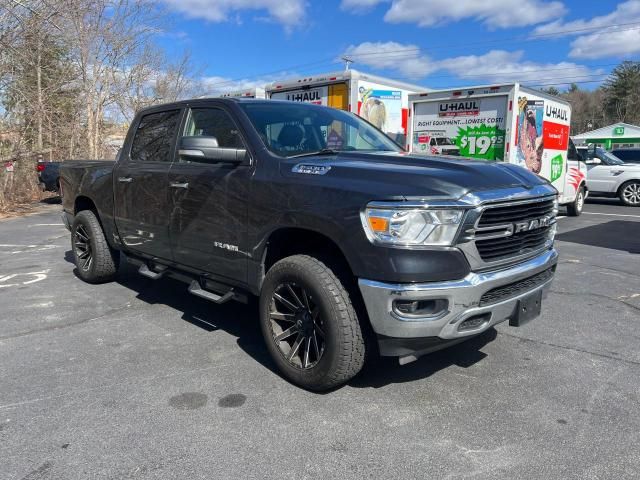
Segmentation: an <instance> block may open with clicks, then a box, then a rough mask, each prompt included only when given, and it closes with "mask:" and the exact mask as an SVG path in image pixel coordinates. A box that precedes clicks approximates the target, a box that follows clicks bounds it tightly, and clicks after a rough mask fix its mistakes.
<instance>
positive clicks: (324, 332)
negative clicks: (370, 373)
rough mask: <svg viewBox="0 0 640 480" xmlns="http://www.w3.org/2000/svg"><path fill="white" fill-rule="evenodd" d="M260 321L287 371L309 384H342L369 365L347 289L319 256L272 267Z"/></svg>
mask: <svg viewBox="0 0 640 480" xmlns="http://www.w3.org/2000/svg"><path fill="white" fill-rule="evenodd" d="M260 326H261V329H262V334H263V336H264V339H265V342H266V344H267V349H268V350H269V353H270V355H271V357H272V358H273V360H274V362H275V363H276V365H277V366H278V369H279V370H280V372H281V373H282V375H283V376H284V377H286V378H287V379H288V380H289V381H291V382H292V383H294V384H296V385H298V386H300V387H303V388H305V389H308V390H314V391H323V390H329V389H331V388H334V387H337V386H339V385H342V384H344V383H346V382H348V381H349V380H350V379H351V378H353V377H354V376H356V375H357V374H358V372H360V370H361V369H362V366H363V364H364V357H365V341H364V338H363V331H362V328H361V325H360V322H359V320H358V316H357V314H356V311H355V309H354V308H353V305H352V303H351V300H350V299H349V295H348V293H347V290H346V289H345V287H344V285H343V284H342V282H340V280H339V279H338V277H337V276H336V275H335V273H334V272H333V271H332V270H331V269H330V268H329V267H327V266H326V265H325V264H324V263H323V262H321V261H320V260H318V259H316V258H314V257H310V256H307V255H294V256H291V257H287V258H284V259H282V260H280V261H279V262H277V263H276V264H274V265H273V266H272V267H271V269H269V271H268V272H267V275H266V277H265V280H264V283H263V285H262V291H261V293H260ZM278 336H279V338H278ZM296 345H297V346H296Z"/></svg>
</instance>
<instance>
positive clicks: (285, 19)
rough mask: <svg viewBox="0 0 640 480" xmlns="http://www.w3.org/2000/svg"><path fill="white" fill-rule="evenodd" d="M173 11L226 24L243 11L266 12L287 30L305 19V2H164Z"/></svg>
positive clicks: (266, 0)
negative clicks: (231, 17)
mask: <svg viewBox="0 0 640 480" xmlns="http://www.w3.org/2000/svg"><path fill="white" fill-rule="evenodd" d="M162 1H163V2H164V3H165V4H167V5H168V6H169V7H170V8H171V9H173V10H176V11H178V12H180V13H183V14H184V15H185V16H187V17H190V18H202V19H204V20H208V21H211V22H225V21H228V20H229V19H230V16H232V15H234V14H238V13H239V12H241V11H243V10H254V11H266V12H267V13H268V15H269V19H272V20H274V21H276V22H278V23H281V24H282V25H284V26H286V27H287V28H291V27H294V26H296V25H298V24H299V23H301V22H302V21H303V20H304V18H305V8H306V1H305V0H162Z"/></svg>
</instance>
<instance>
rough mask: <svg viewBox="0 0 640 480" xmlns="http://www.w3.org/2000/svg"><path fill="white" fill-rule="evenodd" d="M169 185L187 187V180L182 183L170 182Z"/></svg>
mask: <svg viewBox="0 0 640 480" xmlns="http://www.w3.org/2000/svg"><path fill="white" fill-rule="evenodd" d="M169 186H170V187H171V188H189V183H188V182H184V183H180V182H171V183H170V184H169Z"/></svg>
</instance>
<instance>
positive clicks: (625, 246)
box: [556, 220, 640, 253]
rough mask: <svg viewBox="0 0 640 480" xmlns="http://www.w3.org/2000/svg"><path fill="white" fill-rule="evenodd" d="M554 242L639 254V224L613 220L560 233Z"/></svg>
mask: <svg viewBox="0 0 640 480" xmlns="http://www.w3.org/2000/svg"><path fill="white" fill-rule="evenodd" d="M556 240H559V241H561V242H570V243H579V244H581V245H591V246H593V247H603V248H609V249H611V250H622V251H625V252H629V253H640V222H632V221H628V220H613V221H611V222H607V223H600V224H597V225H592V226H590V227H584V228H578V229H576V230H571V231H570V232H566V233H561V234H559V235H557V236H556Z"/></svg>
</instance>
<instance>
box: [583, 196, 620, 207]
mask: <svg viewBox="0 0 640 480" xmlns="http://www.w3.org/2000/svg"><path fill="white" fill-rule="evenodd" d="M586 202H587V203H591V204H594V205H613V206H617V207H621V206H622V202H621V201H620V200H619V199H618V198H617V197H616V198H607V197H589V198H587V200H586Z"/></svg>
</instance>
